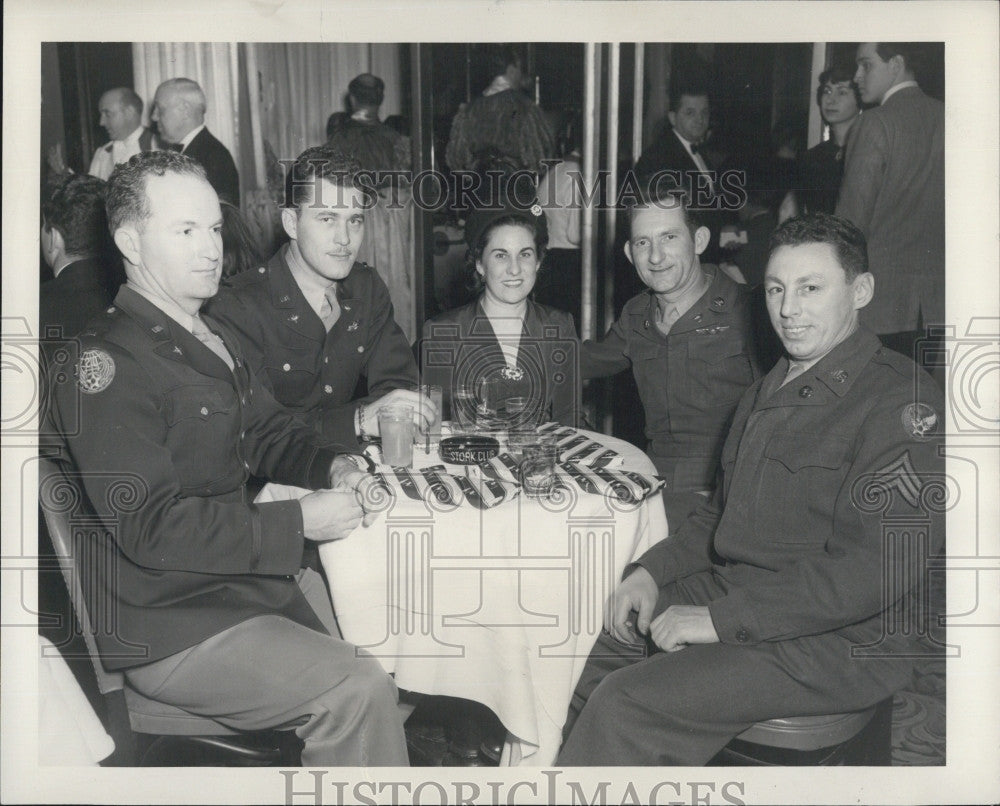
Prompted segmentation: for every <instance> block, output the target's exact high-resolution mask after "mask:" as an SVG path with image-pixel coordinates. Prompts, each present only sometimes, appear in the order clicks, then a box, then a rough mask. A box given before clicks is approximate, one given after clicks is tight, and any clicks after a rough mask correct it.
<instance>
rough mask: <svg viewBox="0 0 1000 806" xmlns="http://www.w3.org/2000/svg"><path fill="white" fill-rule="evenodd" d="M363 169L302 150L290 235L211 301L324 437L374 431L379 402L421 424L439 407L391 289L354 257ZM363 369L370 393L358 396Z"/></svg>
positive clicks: (324, 150)
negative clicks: (424, 391)
mask: <svg viewBox="0 0 1000 806" xmlns="http://www.w3.org/2000/svg"><path fill="white" fill-rule="evenodd" d="M359 170H360V167H359V166H358V163H357V162H356V161H355V160H354V159H353V158H350V157H347V156H345V155H344V154H342V153H341V152H339V151H337V150H335V149H332V148H328V147H326V146H319V147H316V148H310V149H307V150H306V151H304V152H303V153H302V154H300V155H299V158H298V159H297V160H296V161H295V163H294V164H293V165H292V167H291V169H290V170H289V172H288V177H287V183H286V190H285V199H286V204H287V207H286V208H285V209H284V210H282V211H281V223H282V225H283V226H284V228H285V232H287V233H288V237H289V238H291V241H290V242H289V243H288V244H287V245H285V246H283V247H282V248H281V249H280V250H279V251H278V252H277V253H276V254H275V255H274V257H272V258H271V260H270V262H269V263H268V264H267V266H261V267H260V269H259V270H256V271H254V270H251V271H247V272H243V273H241V274H238V275H236V276H235V277H233V278H232V280H231V286H229V287H227V288H223V290H222V292H221V293H220V294H219V296H218V297H217V298H216V299H214V300H213V301H212V304H211V305H210V306H209V309H208V310H209V312H210V313H211V315H212V316H213V317H214V318H216V319H217V320H219V321H220V322H223V323H224V324H226V325H228V326H229V327H230V328H232V330H233V331H234V332H235V333H236V335H237V336H238V337H239V340H240V343H241V345H242V347H243V350H244V351H245V352H246V355H247V358H248V360H249V361H250V366H251V368H252V369H253V370H254V371H255V372H256V373H257V374H258V375H259V377H260V379H261V381H262V382H263V383H264V384H265V385H266V386H267V387H268V388H269V389H270V390H271V391H272V392H273V393H274V396H275V398H277V400H278V402H279V403H282V404H283V405H285V406H287V407H288V408H290V409H292V410H293V411H295V412H299V413H301V414H303V415H305V417H306V418H307V419H308V420H309V422H310V423H311V424H312V425H314V426H315V428H316V429H317V430H319V431H320V432H321V433H322V434H323V435H324V436H325V437H328V438H330V439H332V440H334V441H336V442H338V443H340V444H343V445H354V446H357V445H358V444H359V440H361V439H363V438H365V437H369V436H377V435H378V417H377V412H378V409H379V407H381V406H387V405H404V406H413V407H414V419H415V421H416V423H417V425H420V418H421V417H422V416H423V417H425V418H426V417H427V415H428V413H433V410H432V408H431V407H432V405H433V404H431V402H430V401H429V400H427V399H426V398H424V397H422V396H421V395H419V394H418V393H417V392H414V391H411V390H412V389H413V388H414V387H415V386H416V384H417V365H416V361H415V360H414V358H413V353H412V351H411V350H410V346H409V344H408V343H407V341H406V337H405V336H404V335H403V331H402V330H401V329H400V328H399V325H397V324H396V321H395V319H394V318H393V308H392V302H391V301H390V299H389V290H388V289H387V288H386V286H385V283H384V282H383V281H382V279H381V278H380V277H379V276H378V274H376V273H375V271H374V269H372V268H371V267H370V266H368V265H367V264H365V263H357V262H355V259H354V258H355V256H356V255H357V253H358V249H359V248H360V247H361V242H362V240H363V238H364V234H365V197H364V193H363V192H362V190H361V189H360V188H359V187H357V186H356V182H355V178H356V176H357V173H358V171H359ZM361 378H364V379H365V381H366V384H367V395H366V396H365V397H362V398H359V399H354V393H355V388H356V387H357V385H358V381H359V379H361ZM432 419H433V417H431V420H432ZM428 421H430V420H428Z"/></svg>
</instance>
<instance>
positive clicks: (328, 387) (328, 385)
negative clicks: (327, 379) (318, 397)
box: [323, 384, 333, 395]
mask: <svg viewBox="0 0 1000 806" xmlns="http://www.w3.org/2000/svg"><path fill="white" fill-rule="evenodd" d="M323 391H324V392H326V393H327V394H328V395H332V394H333V387H332V386H330V384H327V385H326V386H324V387H323Z"/></svg>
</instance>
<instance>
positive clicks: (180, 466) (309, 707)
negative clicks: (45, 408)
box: [53, 151, 407, 766]
mask: <svg viewBox="0 0 1000 806" xmlns="http://www.w3.org/2000/svg"><path fill="white" fill-rule="evenodd" d="M107 213H108V222H109V226H110V229H111V232H112V234H113V237H114V241H115V244H116V245H117V246H118V248H119V250H120V251H121V253H122V255H123V256H124V259H125V273H126V275H127V278H128V282H127V283H126V284H125V285H124V286H123V287H122V289H121V290H120V291H119V293H118V295H117V297H116V298H115V301H114V304H113V306H112V307H110V308H108V309H107V311H106V312H104V313H102V314H101V315H100V316H98V317H97V318H95V319H94V320H92V321H91V323H90V324H89V325H88V327H87V328H86V329H85V330H84V332H83V333H81V335H80V337H79V338H80V350H81V354H80V357H79V363H78V365H77V378H76V383H75V384H74V383H66V384H61V385H60V386H58V387H57V391H56V405H55V409H54V412H53V416H54V418H55V427H56V429H57V430H58V431H59V432H61V433H62V434H63V437H64V440H65V444H66V447H67V448H68V457H69V459H70V460H71V463H72V465H73V466H74V467H75V469H76V470H78V471H79V474H80V478H81V479H82V481H83V484H84V487H85V490H86V493H87V497H88V499H89V501H90V502H91V504H92V505H93V507H94V509H95V510H96V511H97V514H98V515H99V516H100V517H101V518H102V524H103V525H104V527H105V528H104V529H103V530H102V529H98V530H92V531H91V532H89V533H88V534H91V535H93V537H92V538H91V540H90V541H89V542H87V543H86V544H84V545H83V549H84V550H83V556H80V557H78V558H77V561H78V562H79V563H80V570H81V581H82V582H83V584H84V588H85V591H84V593H85V596H86V600H87V603H88V606H89V608H90V612H91V613H105V614H108V613H113V614H115V616H116V621H115V624H114V627H115V629H114V631H113V632H114V634H113V635H111V634H99V635H98V636H97V638H98V644H99V648H100V650H101V653H102V661H103V663H104V665H105V666H106V667H107V668H109V669H120V670H123V671H124V673H125V677H126V679H127V681H128V683H129V685H131V686H132V687H133V688H134V689H136V690H138V691H139V692H140V693H142V694H144V695H146V696H147V697H150V698H152V699H155V700H157V701H159V702H163V703H167V704H170V705H174V706H177V707H179V708H182V709H184V710H185V711H188V712H190V713H193V714H197V715H200V716H204V717H209V718H212V719H214V720H216V721H218V722H221V723H223V724H225V725H228V726H229V727H232V728H236V729H240V730H255V729H261V728H267V727H277V726H282V725H288V724H290V723H295V724H297V725H298V727H296V733H297V734H298V735H299V736H300V737H301V738H302V739H303V741H304V742H305V747H304V750H303V752H302V761H303V763H304V764H306V765H317V766H328V765H350V766H359V765H368V764H373V765H405V764H406V763H407V754H406V746H405V740H404V736H403V725H402V721H401V719H400V715H399V711H398V709H397V706H396V702H397V692H396V688H395V685H394V684H393V682H392V680H391V679H390V678H389V676H388V675H387V674H386V673H385V672H384V671H383V669H382V667H381V666H380V665H379V663H378V662H377V661H376V660H375V659H374V658H372V657H370V656H368V655H366V654H365V653H363V652H361V651H360V650H358V649H357V648H356V647H354V646H352V645H350V644H348V643H346V642H344V641H342V640H340V639H339V638H335V637H332V636H334V635H337V634H338V633H337V631H336V626H335V623H334V621H333V614H332V610H331V606H330V601H329V599H328V598H327V595H326V588H325V586H324V585H323V583H322V580H321V579H320V577H319V576H318V575H317V574H316V573H315V572H313V571H309V570H304V571H301V572H300V567H301V561H302V555H303V546H304V544H305V543H306V542H307V541H316V542H321V541H326V540H334V539H338V538H342V537H345V536H346V535H347V534H349V533H350V532H351V531H352V530H353V529H354V527H355V526H357V524H358V523H360V522H361V520H362V518H363V517H364V513H363V511H362V508H361V506H360V503H359V499H358V498H356V492H357V490H356V487H357V486H360V485H363V484H364V483H365V481H364V480H365V479H366V478H367V476H366V474H364V473H362V472H360V470H359V463H356V462H355V461H353V459H352V457H351V456H350V455H349V454H344V455H338V453H337V452H336V451H335V450H333V449H331V448H328V447H322V446H321V442H322V440H321V438H320V437H319V435H317V434H316V433H315V431H313V430H312V429H310V428H309V427H308V426H306V425H305V424H303V423H301V421H299V420H298V419H297V418H296V417H294V416H293V415H291V414H290V413H288V412H287V411H286V410H285V409H283V408H282V407H281V406H279V405H278V404H277V403H276V402H275V401H274V399H273V398H272V397H271V395H270V394H269V393H268V392H267V390H266V389H264V387H263V386H262V385H261V384H260V382H259V381H258V380H257V378H256V377H255V376H254V374H253V372H252V370H251V369H250V368H249V367H248V364H247V360H246V357H245V356H244V354H243V351H242V350H241V349H240V346H239V342H238V341H237V340H236V339H235V337H234V336H233V335H232V334H231V333H230V331H229V330H227V329H226V328H224V327H222V326H221V325H219V324H218V323H217V322H215V321H213V320H212V319H210V318H209V317H207V316H202V315H201V314H200V313H199V309H200V308H201V306H202V303H203V302H204V301H205V300H207V299H208V298H210V297H212V296H213V295H214V294H215V293H216V291H217V290H218V284H219V277H220V275H221V271H222V235H221V228H222V213H221V211H220V209H219V200H218V197H217V195H216V193H215V191H214V190H213V189H212V186H211V185H210V184H209V183H208V180H207V179H206V176H205V171H204V169H203V168H202V167H201V166H200V165H198V163H196V162H194V161H193V160H191V159H190V158H188V157H185V156H182V155H180V154H177V153H174V152H171V151H157V152H149V153H143V154H137V155H135V156H134V157H132V158H131V159H130V160H129V161H128V162H127V163H125V164H123V165H120V166H118V167H117V168H116V169H115V171H114V172H113V173H112V175H111V179H110V182H109V186H108V194H107ZM76 422H78V423H79V424H80V426H79V428H75V427H73V425H72V424H73V423H76ZM356 458H357V459H361V457H356ZM250 473H255V474H258V475H260V476H264V477H268V478H272V479H274V480H275V481H279V482H283V483H286V484H294V485H298V486H302V487H307V488H309V489H312V490H316V491H317V492H313V493H311V494H309V495H307V496H305V497H304V498H302V499H301V500H300V501H282V502H276V503H265V504H259V505H255V504H252V503H250V502H249V501H248V500H247V495H246V485H245V482H246V480H247V477H248V475H249V474H250ZM328 487H333V488H335V489H326V488H328ZM352 488H354V489H352ZM123 492H125V493H126V494H124V495H123ZM130 496H131V497H130ZM115 502H121V504H122V505H121V506H120V507H118V508H117V511H110V512H109V511H108V510H113V509H114V504H115ZM94 569H111V571H110V573H106V574H105V573H92V571H93V570H94ZM84 572H86V573H84Z"/></svg>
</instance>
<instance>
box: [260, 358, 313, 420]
mask: <svg viewBox="0 0 1000 806" xmlns="http://www.w3.org/2000/svg"><path fill="white" fill-rule="evenodd" d="M264 371H265V372H266V373H267V378H268V380H269V381H270V383H271V386H272V388H273V389H274V396H275V398H276V399H277V400H278V402H279V403H281V404H282V405H285V406H289V407H292V408H297V407H299V406H301V405H302V404H303V402H304V400H305V398H306V397H308V396H309V394H310V393H311V392H312V391H313V389H314V387H315V386H316V378H317V370H316V356H315V351H313V350H310V349H293V348H284V349H281V350H275V351H274V352H272V353H269V354H268V355H267V357H266V359H265V362H264Z"/></svg>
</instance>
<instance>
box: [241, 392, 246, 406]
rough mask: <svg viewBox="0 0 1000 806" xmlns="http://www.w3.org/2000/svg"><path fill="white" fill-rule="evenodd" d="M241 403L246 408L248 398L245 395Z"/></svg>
mask: <svg viewBox="0 0 1000 806" xmlns="http://www.w3.org/2000/svg"><path fill="white" fill-rule="evenodd" d="M240 403H242V404H243V405H244V406H245V405H246V404H247V396H246V395H243V397H241V398H240Z"/></svg>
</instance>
